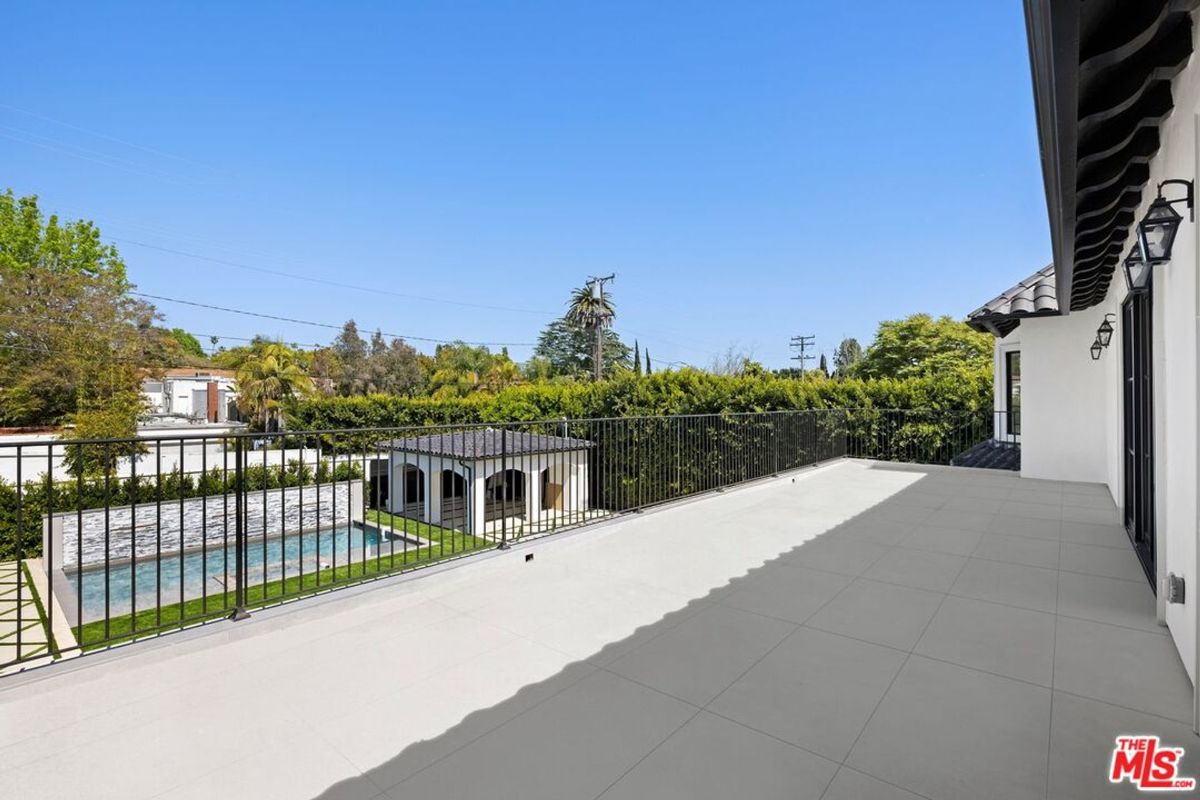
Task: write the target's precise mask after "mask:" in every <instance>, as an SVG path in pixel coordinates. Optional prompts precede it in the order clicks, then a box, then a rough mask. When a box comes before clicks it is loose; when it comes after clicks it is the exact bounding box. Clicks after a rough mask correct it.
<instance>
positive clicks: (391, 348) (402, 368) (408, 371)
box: [364, 330, 425, 395]
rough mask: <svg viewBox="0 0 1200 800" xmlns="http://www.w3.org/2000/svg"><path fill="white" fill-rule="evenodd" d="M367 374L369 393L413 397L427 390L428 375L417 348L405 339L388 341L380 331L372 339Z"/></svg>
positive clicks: (367, 360) (367, 361)
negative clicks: (423, 367)
mask: <svg viewBox="0 0 1200 800" xmlns="http://www.w3.org/2000/svg"><path fill="white" fill-rule="evenodd" d="M364 371H365V378H366V387H365V388H366V390H367V391H368V392H379V393H382V394H403V395H412V394H416V393H417V392H419V391H420V390H421V389H423V388H424V387H425V372H424V370H423V369H421V362H420V359H419V354H418V353H417V350H416V348H415V347H413V346H412V345H410V344H408V343H407V342H405V341H404V340H403V339H392V341H391V342H388V341H387V340H385V339H384V338H383V334H382V333H381V332H380V331H378V330H376V331H375V333H374V334H372V336H371V352H370V353H369V354H368V355H367V358H366V364H365V370H364Z"/></svg>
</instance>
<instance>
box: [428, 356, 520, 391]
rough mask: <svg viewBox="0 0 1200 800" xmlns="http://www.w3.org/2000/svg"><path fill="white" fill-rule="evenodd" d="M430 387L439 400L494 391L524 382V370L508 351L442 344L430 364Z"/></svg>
mask: <svg viewBox="0 0 1200 800" xmlns="http://www.w3.org/2000/svg"><path fill="white" fill-rule="evenodd" d="M428 369H429V372H430V376H429V389H430V391H431V394H432V396H433V397H435V398H438V399H447V398H461V397H468V396H470V395H473V394H478V393H494V392H498V391H501V390H503V389H504V388H505V387H506V386H512V385H514V384H517V383H520V382H521V381H522V376H521V370H520V368H518V367H517V365H516V364H515V363H513V360H512V359H511V358H509V357H508V350H507V349H502V350H501V351H500V352H499V353H493V352H492V351H491V350H489V349H488V348H487V347H485V346H483V345H478V346H475V345H469V344H467V343H465V342H454V343H452V344H439V345H438V346H437V350H436V351H434V356H433V360H432V362H431V363H430V364H429V366H428Z"/></svg>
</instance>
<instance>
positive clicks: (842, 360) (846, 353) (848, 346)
mask: <svg viewBox="0 0 1200 800" xmlns="http://www.w3.org/2000/svg"><path fill="white" fill-rule="evenodd" d="M862 357H863V349H862V345H861V344H859V343H858V339H855V338H854V337H850V338H849V339H842V341H841V343H839V344H838V346H837V350H835V351H833V369H834V371H836V372H837V373H838V374H839V375H845V374H847V372H849V371H850V370H851V369H853V368H854V365H855V364H857V363H858V362H859V361H862Z"/></svg>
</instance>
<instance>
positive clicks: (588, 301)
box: [563, 279, 617, 381]
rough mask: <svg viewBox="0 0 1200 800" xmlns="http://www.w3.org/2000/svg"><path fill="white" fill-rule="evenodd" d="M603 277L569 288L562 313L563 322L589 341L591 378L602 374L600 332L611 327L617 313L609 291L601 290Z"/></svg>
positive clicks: (602, 288) (603, 371)
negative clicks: (573, 288) (572, 289)
mask: <svg viewBox="0 0 1200 800" xmlns="http://www.w3.org/2000/svg"><path fill="white" fill-rule="evenodd" d="M604 280H607V279H603V280H601V279H593V280H591V281H588V283H587V285H586V286H581V287H579V288H578V289H575V290H574V291H572V292H571V299H570V300H569V301H568V302H567V313H566V314H564V315H563V321H564V322H566V323H567V324H568V325H570V326H573V327H575V328H577V329H579V330H580V331H583V332H584V333H586V334H587V335H588V339H589V340H590V341H591V342H592V358H591V362H592V380H596V381H598V380H600V379H602V378H603V377H604V376H605V374H606V370H605V368H604V361H605V358H604V336H603V332H604V331H605V330H606V329H608V328H611V327H612V324H613V320H614V319H616V316H617V307H616V304H615V303H613V300H612V295H611V294H605V293H604Z"/></svg>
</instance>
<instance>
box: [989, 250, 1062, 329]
mask: <svg viewBox="0 0 1200 800" xmlns="http://www.w3.org/2000/svg"><path fill="white" fill-rule="evenodd" d="M1055 291H1056V290H1055V283H1054V265H1053V264H1050V265H1049V266H1047V267H1044V268H1042V269H1040V270H1038V271H1037V272H1035V273H1034V274H1033V275H1030V276H1029V277H1028V278H1026V279H1025V280H1023V281H1021V282H1020V283H1018V284H1017V285H1016V286H1014V287H1012V288H1011V289H1009V290H1008V291H1006V292H1004V293H1003V294H1000V295H999V296H997V297H995V298H993V299H991V300H989V301H988V302H986V303H984V304H983V305H982V306H980V307H979V308H977V309H975V310H974V311H972V312H971V313H970V314H968V315H967V324H968V325H970V326H971V327H972V328H974V329H975V330H977V331H982V332H984V333H990V334H993V335H995V336H1007V335H1008V334H1010V333H1012V332H1013V330H1014V329H1015V328H1016V327H1017V326H1018V325H1020V324H1021V320H1022V319H1024V318H1025V317H1045V316H1050V315H1054V314H1058V297H1057V295H1056V293H1055Z"/></svg>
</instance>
